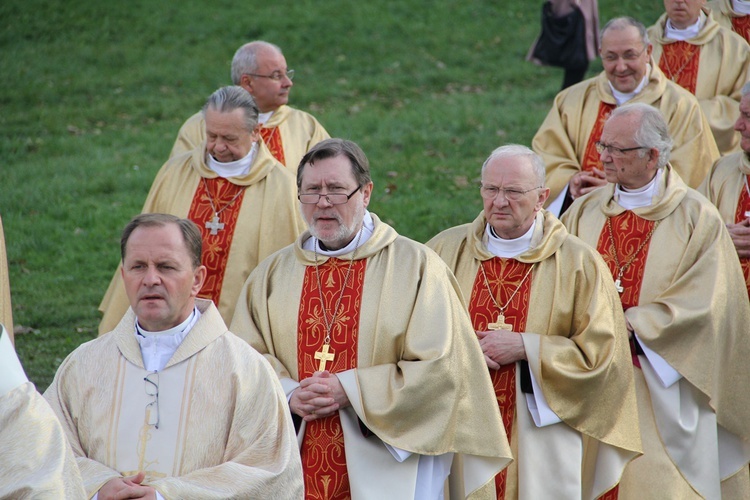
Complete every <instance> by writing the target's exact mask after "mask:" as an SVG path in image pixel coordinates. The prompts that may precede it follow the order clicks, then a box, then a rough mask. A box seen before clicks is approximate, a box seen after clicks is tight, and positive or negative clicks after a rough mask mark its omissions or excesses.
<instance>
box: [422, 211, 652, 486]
mask: <svg viewBox="0 0 750 500" xmlns="http://www.w3.org/2000/svg"><path fill="white" fill-rule="evenodd" d="M486 224H487V221H486V219H485V218H484V214H480V215H479V216H478V217H477V218H476V219H475V220H474V222H472V223H471V224H464V225H461V226H457V227H454V228H451V229H448V230H446V231H443V232H442V233H440V234H438V235H437V236H435V237H434V238H433V239H432V240H430V241H429V242H428V243H427V244H428V246H430V247H431V248H433V249H435V251H437V252H438V254H439V255H440V256H441V257H442V258H443V259H444V260H445V261H446V263H447V264H448V267H450V268H451V270H452V271H453V272H454V273H455V275H456V278H457V280H458V283H459V285H460V286H461V290H462V292H463V294H464V297H466V298H467V299H468V298H469V297H470V296H471V293H472V289H473V287H474V281H475V279H476V276H477V272H478V270H479V265H480V262H482V261H486V260H489V259H492V258H493V255H492V254H491V253H489V252H488V251H487V247H486V244H485V242H484V241H483V238H484V234H485V227H486ZM516 259H517V260H518V261H520V262H525V263H535V267H534V270H533V272H532V282H531V296H530V298H529V312H528V319H527V323H526V330H527V332H526V333H523V334H522V335H524V337H538V339H539V350H538V352H530V351H529V350H527V355H528V358H529V359H528V361H529V367H530V368H531V370H532V372H533V373H534V375H535V377H536V379H537V380H538V381H539V385H540V387H541V389H542V392H543V393H544V397H545V399H546V400H547V402H548V403H549V405H550V407H551V408H552V410H553V411H554V412H555V413H556V414H557V415H558V417H560V419H562V421H563V422H564V424H565V425H567V426H569V427H570V428H572V429H574V430H575V431H577V432H578V433H580V435H582V436H583V446H584V450H585V451H584V456H585V458H586V462H585V463H579V464H576V465H577V466H578V467H577V469H578V473H579V475H577V476H576V477H574V478H568V480H573V481H578V482H580V481H582V480H583V482H584V485H583V492H584V498H590V499H593V498H596V497H598V496H599V495H601V494H602V493H604V492H606V491H607V490H609V489H611V488H612V487H613V486H614V485H615V484H616V483H617V482H618V481H619V479H620V475H621V474H622V470H623V468H624V467H625V465H626V464H627V463H628V462H629V461H630V460H632V459H633V458H634V457H636V456H637V455H638V454H640V450H641V441H640V435H639V433H638V415H637V407H636V400H635V386H634V383H633V373H632V369H631V368H630V366H631V359H630V348H629V346H628V339H627V330H626V328H625V321H624V318H623V315H622V313H621V312H622V306H621V305H620V300H619V297H618V296H617V292H616V291H615V289H614V286H613V283H612V280H611V278H610V274H609V271H608V269H607V268H606V266H605V265H604V262H603V261H602V259H601V257H600V256H599V254H598V253H596V251H594V250H592V249H591V248H590V247H588V246H587V245H585V244H583V243H582V242H581V241H580V240H579V239H578V238H576V237H574V236H571V235H569V234H568V231H567V230H566V229H565V227H564V226H563V225H562V223H561V222H560V221H558V220H557V218H555V217H554V216H553V215H552V214H550V213H549V212H546V211H542V212H540V213H539V214H537V217H536V221H535V230H534V235H533V237H532V243H531V248H530V249H529V250H527V251H526V252H524V253H522V254H521V255H519V256H518V257H516ZM524 342H525V343H526V339H525V340H524ZM517 394H518V397H517V402H516V405H517V406H516V417H515V418H514V424H513V429H514V432H513V434H514V435H513V436H512V437H511V445H512V446H513V452H514V454H515V453H516V446H517V445H516V443H517V442H518V437H517V432H518V431H517V428H518V426H517V425H516V423H515V420H517V418H518V412H520V411H526V409H525V406H526V403H525V402H524V400H523V398H522V395H521V394H522V393H521V392H518V393H517ZM493 399H494V398H493ZM531 431H532V432H537V431H539V428H537V427H533V428H532V429H531ZM519 460H521V457H519ZM605 464H606V465H605ZM515 465H516V464H515V463H514V464H513V465H511V468H510V469H509V475H508V483H509V487H508V490H509V491H510V490H512V489H513V488H512V486H511V484H512V482H515V481H520V479H519V478H518V477H514V476H515V475H517V474H518V470H515V467H514V466H515ZM557 467H558V468H559V469H563V468H566V464H564V463H560V464H557ZM581 473H582V474H581ZM527 477H528V476H527ZM529 479H530V480H532V481H537V482H541V483H544V482H548V478H545V477H538V476H537V477H533V476H532V477H529ZM561 481H564V478H563V477H562V476H561V475H558V476H557V477H556V478H555V480H554V481H552V482H551V483H549V482H548V484H550V485H551V486H552V489H550V490H547V491H546V494H545V493H540V494H542V495H544V496H549V495H552V496H554V495H555V494H554V491H555V488H557V485H559V484H560V482H561ZM518 487H519V489H522V488H523V485H522V484H519V485H518ZM558 498H562V497H558Z"/></svg>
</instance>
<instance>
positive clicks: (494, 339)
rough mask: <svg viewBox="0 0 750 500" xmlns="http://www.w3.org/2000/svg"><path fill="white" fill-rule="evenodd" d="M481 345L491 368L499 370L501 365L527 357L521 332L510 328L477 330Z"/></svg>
mask: <svg viewBox="0 0 750 500" xmlns="http://www.w3.org/2000/svg"><path fill="white" fill-rule="evenodd" d="M477 337H478V338H479V346H480V347H481V348H482V353H483V354H484V360H485V362H486V363H487V366H488V367H489V368H490V370H499V369H500V366H501V365H508V364H510V363H515V362H516V361H519V360H521V359H526V349H525V348H524V346H523V339H522V338H521V334H519V333H515V332H511V331H509V330H490V331H488V332H477Z"/></svg>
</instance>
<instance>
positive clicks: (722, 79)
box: [648, 11, 750, 187]
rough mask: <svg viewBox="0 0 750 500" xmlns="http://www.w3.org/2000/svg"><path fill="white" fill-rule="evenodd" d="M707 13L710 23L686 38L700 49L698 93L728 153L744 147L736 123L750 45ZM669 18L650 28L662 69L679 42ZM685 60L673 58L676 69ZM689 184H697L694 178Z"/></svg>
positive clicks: (749, 71) (748, 75) (749, 67)
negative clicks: (669, 30) (668, 32)
mask: <svg viewBox="0 0 750 500" xmlns="http://www.w3.org/2000/svg"><path fill="white" fill-rule="evenodd" d="M707 14H708V15H707V19H706V24H705V25H704V26H703V28H702V29H701V31H700V33H698V36H696V37H695V38H691V39H690V40H685V42H686V43H687V44H690V45H692V46H695V47H697V48H698V49H700V51H699V53H698V54H697V57H699V60H700V63H699V68H698V75H697V79H696V82H695V92H694V93H695V97H697V98H698V102H699V103H700V105H701V109H702V110H703V113H704V114H705V115H706V118H707V119H708V122H709V123H710V125H711V131H712V132H713V136H714V139H715V140H716V144H717V146H718V147H719V152H720V153H721V154H722V155H726V154H729V153H733V152H735V151H739V147H740V141H739V135H738V134H736V133H735V131H734V123H735V122H736V121H737V118H738V117H739V103H740V91H741V90H742V86H743V85H744V84H745V82H747V81H748V80H750V45H748V43H747V42H746V41H745V40H744V39H743V38H742V37H741V36H739V35H738V34H737V33H733V32H732V31H731V29H728V28H724V27H723V26H720V25H719V24H718V23H717V22H716V21H715V20H714V18H713V14H712V12H711V11H708V13H707ZM666 22H667V14H666V13H664V14H662V16H661V17H660V18H659V20H658V21H657V22H656V24H654V25H653V26H651V27H649V28H648V36H649V39H650V40H651V43H652V44H653V46H654V50H653V53H652V54H651V56H652V57H653V59H654V60H655V61H660V63H659V66H660V67H661V68H662V70H663V69H664V63H663V58H662V54H663V53H665V52H664V51H665V47H667V46H669V45H671V44H675V43H678V42H676V41H675V40H672V39H669V38H666V37H665V34H664V33H665V32H664V27H665V24H666ZM686 57H688V56H686ZM685 62H686V61H685V60H684V59H681V60H679V61H678V60H675V61H672V62H671V68H672V71H673V72H675V73H677V72H678V70H679V68H680V66H682V64H683V63H685ZM688 66H690V64H689V63H688ZM665 73H666V72H665ZM667 76H669V75H668V74H667ZM678 173H679V174H680V176H682V177H683V179H684V176H683V175H682V174H683V172H682V171H681V170H679V169H678ZM688 184H689V185H690V186H691V187H697V186H696V185H694V184H692V183H691V182H688Z"/></svg>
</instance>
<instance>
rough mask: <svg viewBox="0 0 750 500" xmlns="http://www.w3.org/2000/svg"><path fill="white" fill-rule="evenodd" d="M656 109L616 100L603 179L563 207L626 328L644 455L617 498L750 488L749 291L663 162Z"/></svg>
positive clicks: (708, 494) (713, 220) (713, 226)
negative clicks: (598, 265)
mask: <svg viewBox="0 0 750 500" xmlns="http://www.w3.org/2000/svg"><path fill="white" fill-rule="evenodd" d="M671 145H672V141H671V138H670V137H669V132H668V130H667V125H666V123H665V121H664V118H663V117H662V116H661V114H660V113H659V111H658V110H655V109H654V108H652V107H651V106H648V105H644V104H632V105H628V106H623V107H622V108H619V109H617V110H616V111H614V112H613V113H612V115H611V116H610V118H609V119H608V120H607V122H606V124H605V125H604V131H603V132H602V138H601V142H600V143H599V150H600V152H601V161H602V166H603V169H604V171H605V173H606V175H607V180H608V182H609V184H608V185H607V186H606V187H605V188H602V189H599V190H597V191H595V192H593V193H591V194H589V195H586V196H583V197H582V198H580V199H579V200H576V202H575V203H573V205H572V206H571V207H570V209H569V210H568V212H567V213H566V214H565V216H564V217H563V223H565V225H566V226H567V227H568V230H569V231H570V232H571V233H573V234H576V235H578V236H579V237H580V238H581V239H583V240H584V241H585V242H586V243H588V244H590V245H591V246H593V247H595V248H597V250H598V251H599V253H600V254H601V255H602V256H603V257H604V260H605V262H606V263H607V266H608V267H609V268H610V271H611V272H612V277H613V279H614V280H615V285H616V286H617V288H618V291H619V292H620V299H621V301H622V304H623V309H624V310H625V319H626V320H627V323H628V331H629V332H630V335H631V350H632V353H633V367H634V373H635V380H636V395H637V397H638V411H639V420H640V426H641V434H642V439H643V447H644V450H643V456H641V457H639V458H637V459H635V460H634V461H633V462H631V464H630V465H628V467H627V468H626V469H625V473H624V475H623V478H622V481H621V482H620V498H632V499H637V500H641V499H643V498H652V497H653V496H654V495H660V496H661V495H663V496H662V497H667V498H680V499H691V498H696V499H697V498H750V474H749V470H748V462H750V401H749V400H748V398H746V397H744V396H743V391H744V389H745V388H746V387H748V386H750V368H749V367H748V363H747V360H748V359H750V343H748V342H747V332H748V330H747V328H748V325H749V324H750V303H749V302H748V299H747V293H746V290H745V286H744V280H743V279H742V271H741V269H740V263H739V260H738V258H737V252H736V251H735V249H734V246H733V245H732V240H731V238H730V236H729V233H728V232H727V229H726V227H725V226H724V223H723V221H722V219H721V216H720V215H719V213H718V212H717V210H716V208H715V207H714V206H712V205H711V203H709V202H708V200H706V199H705V198H704V197H703V196H701V195H700V194H698V193H697V192H696V191H695V190H693V189H690V188H689V187H687V186H686V185H685V183H684V182H683V181H682V179H681V178H680V176H679V175H678V174H677V173H676V172H675V171H674V170H673V169H672V168H671V166H670V165H669V163H668V162H669V153H670V148H671Z"/></svg>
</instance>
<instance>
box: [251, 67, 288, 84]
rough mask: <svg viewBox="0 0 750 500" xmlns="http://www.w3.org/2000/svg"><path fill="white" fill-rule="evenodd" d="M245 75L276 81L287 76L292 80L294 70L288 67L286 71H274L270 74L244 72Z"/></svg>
mask: <svg viewBox="0 0 750 500" xmlns="http://www.w3.org/2000/svg"><path fill="white" fill-rule="evenodd" d="M245 74H246V75H250V76H255V77H257V78H268V79H269V80H273V81H276V82H280V81H281V80H282V79H283V78H284V77H285V76H286V77H287V78H289V79H290V80H294V70H293V69H290V70H287V71H286V72H284V71H274V72H273V73H271V74H270V75H258V74H257V73H245Z"/></svg>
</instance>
